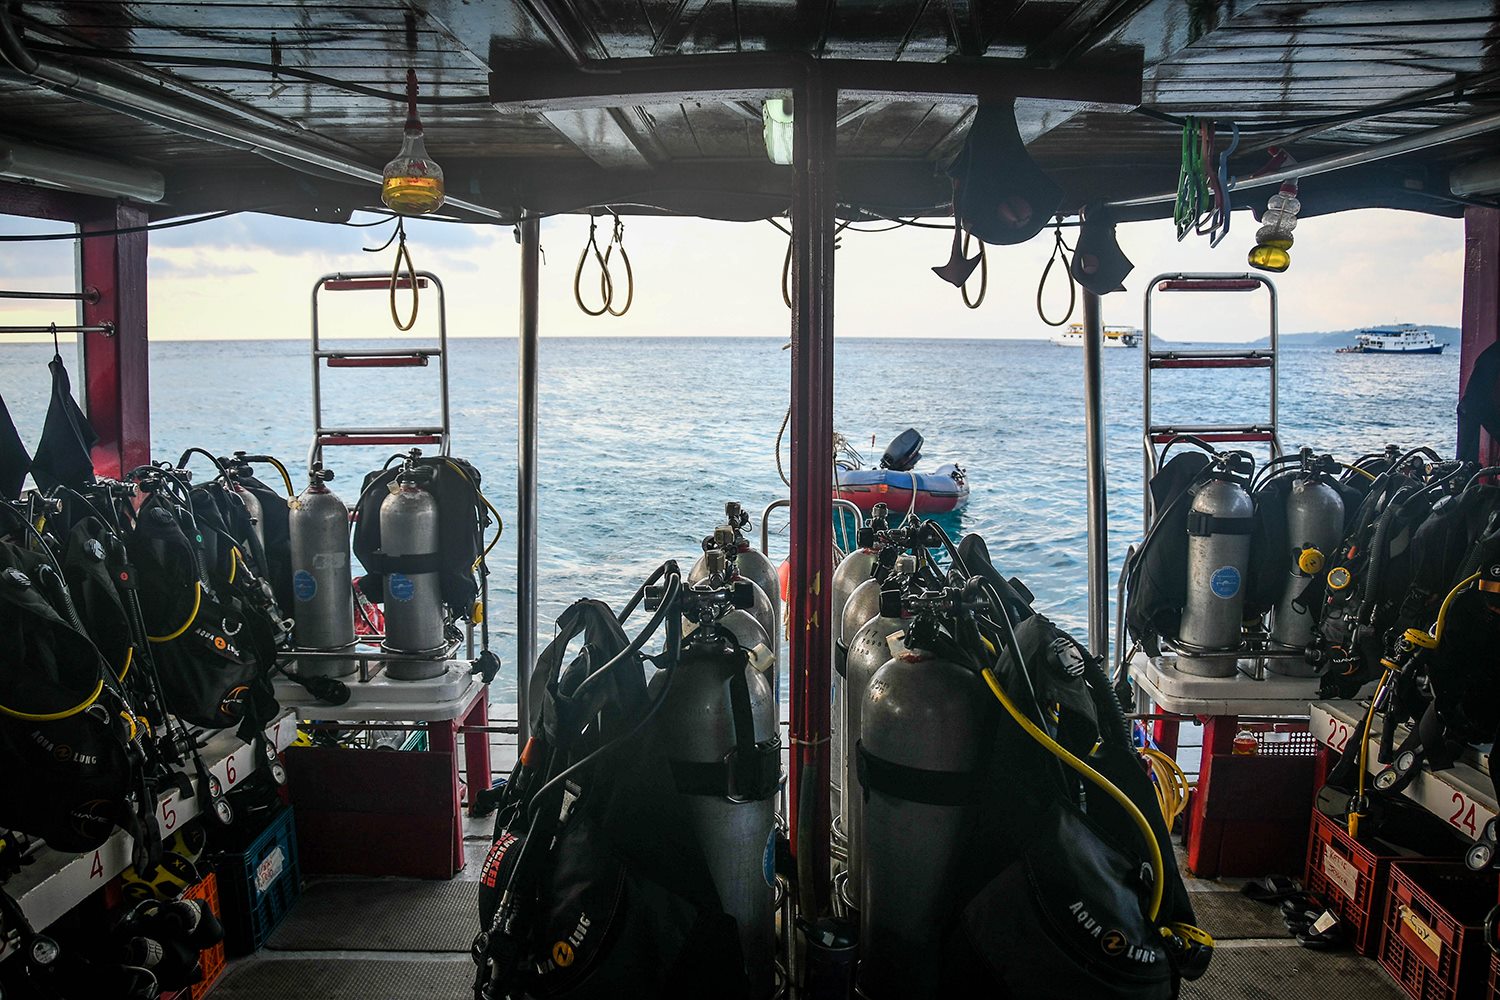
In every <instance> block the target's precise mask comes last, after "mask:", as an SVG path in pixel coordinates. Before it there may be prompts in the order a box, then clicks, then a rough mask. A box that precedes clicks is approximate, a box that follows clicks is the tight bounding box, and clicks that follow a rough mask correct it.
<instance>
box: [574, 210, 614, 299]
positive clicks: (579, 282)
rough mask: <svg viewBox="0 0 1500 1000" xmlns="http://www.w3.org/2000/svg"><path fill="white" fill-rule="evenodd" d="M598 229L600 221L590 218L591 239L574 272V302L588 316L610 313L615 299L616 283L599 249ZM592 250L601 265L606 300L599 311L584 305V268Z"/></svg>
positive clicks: (586, 244)
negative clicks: (610, 307)
mask: <svg viewBox="0 0 1500 1000" xmlns="http://www.w3.org/2000/svg"><path fill="white" fill-rule="evenodd" d="M598 228H599V223H598V220H596V219H595V218H594V217H593V216H592V215H591V216H589V239H588V242H587V243H585V244H584V245H583V252H582V253H580V254H579V255H578V267H577V269H575V270H574V272H573V301H575V302H577V303H578V308H579V309H581V310H583V312H584V315H586V316H603V315H604V314H605V313H607V312H609V306H610V303H611V302H612V301H613V300H614V297H615V289H614V282H613V281H612V280H611V278H610V276H609V262H608V261H607V260H606V259H605V257H604V251H602V250H600V249H599V238H598ZM590 250H592V251H593V252H594V260H595V261H596V262H597V263H598V265H599V292H600V295H601V296H602V297H603V299H604V302H603V304H602V305H600V306H599V308H598V309H590V308H589V307H588V306H586V305H584V304H583V266H584V264H586V263H588V259H589V251H590Z"/></svg>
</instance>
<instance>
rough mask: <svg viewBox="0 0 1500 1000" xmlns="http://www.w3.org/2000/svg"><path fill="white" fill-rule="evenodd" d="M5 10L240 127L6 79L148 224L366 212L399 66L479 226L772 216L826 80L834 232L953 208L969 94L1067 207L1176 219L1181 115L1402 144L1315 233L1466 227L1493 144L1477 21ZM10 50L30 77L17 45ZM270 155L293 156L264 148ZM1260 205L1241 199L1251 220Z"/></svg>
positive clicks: (1131, 14)
mask: <svg viewBox="0 0 1500 1000" xmlns="http://www.w3.org/2000/svg"><path fill="white" fill-rule="evenodd" d="M9 7H10V9H11V12H10V14H9V17H10V22H9V26H11V27H13V28H14V29H15V38H17V39H19V41H20V42H21V44H22V45H23V46H24V53H23V55H22V56H21V57H20V58H23V59H24V58H25V57H26V55H27V54H29V55H30V56H33V57H35V58H37V59H40V60H42V61H44V62H46V63H48V64H51V65H52V66H53V67H54V68H57V67H61V68H62V70H63V71H64V72H72V71H81V72H82V73H83V74H85V75H86V76H88V77H89V78H90V79H92V78H93V77H103V78H105V79H106V80H107V81H115V82H118V83H120V84H121V87H122V88H123V89H124V91H127V92H128V91H130V90H131V88H135V89H137V90H144V91H146V92H147V93H148V96H149V95H150V94H153V93H154V94H156V95H158V96H160V97H161V98H162V99H164V100H171V101H178V102H186V103H187V104H189V105H190V106H192V107H194V108H198V109H207V110H209V111H211V112H212V114H213V115H214V116H217V117H218V118H219V119H221V120H222V121H224V122H229V123H232V124H233V125H234V126H235V127H234V128H233V129H229V130H228V131H229V132H230V133H231V134H232V135H233V136H236V137H238V139H237V141H234V142H226V137H225V134H224V132H223V131H221V130H218V129H216V127H215V125H214V124H213V122H212V121H210V122H209V123H207V124H205V123H204V122H202V121H199V120H197V119H194V120H193V121H194V123H193V124H192V125H188V124H186V123H185V121H184V120H183V119H182V118H180V117H174V116H173V115H171V114H169V113H160V109H157V111H154V112H152V113H149V114H148V113H144V112H143V111H142V109H141V107H139V106H135V105H133V104H132V101H131V100H129V99H126V100H120V99H118V98H117V97H116V98H110V99H107V98H106V97H105V96H101V95H102V94H103V93H104V92H101V91H99V90H98V89H97V88H95V89H94V90H93V91H90V88H88V87H84V88H82V93H81V96H80V92H79V91H78V90H77V89H76V88H75V89H74V90H73V92H65V91H68V90H69V88H67V87H61V86H58V85H57V84H56V82H55V81H54V82H53V83H52V84H50V85H48V87H44V86H42V85H40V84H38V82H37V80H36V78H35V77H34V76H28V75H25V74H23V73H20V72H10V73H6V74H5V75H4V77H3V79H0V135H3V136H4V137H5V138H6V139H9V140H19V141H26V142H35V143H44V144H46V145H48V146H53V147H59V148H63V149H67V150H72V151H76V152H79V153H84V154H87V155H89V156H92V157H101V158H106V159H109V160H114V161H119V162H123V163H127V164H133V165H138V166H144V167H148V168H151V169H153V170H157V171H160V172H161V173H162V174H163V175H164V178H165V193H164V196H163V198H162V199H161V200H160V202H158V203H155V204H154V205H153V206H152V208H151V213H152V215H153V217H156V218H165V217H170V216H176V215H182V214H185V213H192V212H201V211H211V210H233V209H251V210H269V211H274V212H278V213H282V214H287V215H295V216H301V217H309V218H322V219H341V218H347V216H348V214H349V212H350V211H352V210H355V209H359V208H378V207H379V202H378V191H377V189H376V185H375V184H374V183H372V182H371V181H370V178H369V173H370V172H371V171H374V172H375V174H376V175H377V180H378V172H379V170H380V168H381V166H382V165H383V164H384V162H385V161H386V160H388V159H389V158H390V157H391V155H393V154H394V152H395V150H396V149H397V148H398V146H399V144H400V141H401V135H402V128H403V121H404V111H403V108H402V107H401V104H400V102H399V98H400V96H401V94H402V92H403V89H404V85H405V80H406V73H407V69H408V67H413V68H415V69H416V71H417V74H418V77H419V81H420V89H421V95H422V98H423V99H424V101H429V102H435V103H425V104H423V106H422V109H421V111H422V116H423V119H424V122H425V125H426V131H427V142H428V149H429V151H430V152H431V154H432V155H433V157H435V158H436V159H437V160H438V161H439V162H440V163H441V164H442V165H443V167H444V169H445V171H446V173H447V183H448V189H449V191H450V194H451V196H452V199H453V202H454V206H453V210H454V211H455V212H456V213H457V214H458V215H460V216H463V217H466V218H474V219H488V220H491V221H511V220H514V219H515V218H517V217H518V216H519V215H521V214H522V213H523V212H525V213H528V214H538V213H556V212H568V211H581V210H588V209H591V208H597V207H602V206H611V207H614V208H616V209H619V210H621V211H634V212H671V213H683V214H691V215H698V216H704V217H709V218H724V219H754V218H763V217H766V216H769V215H775V214H780V213H782V212H784V211H786V208H787V204H788V200H789V191H790V188H791V176H790V175H791V170H790V168H789V167H785V166H778V165H775V164H772V163H771V162H770V161H769V159H768V157H767V155H766V152H765V147H764V141H763V138H762V117H761V101H762V100H763V99H765V98H766V97H771V96H778V95H786V94H789V93H790V90H791V85H792V83H794V82H795V80H796V79H798V75H799V74H805V73H806V72H809V71H810V67H812V66H813V65H814V64H816V65H817V66H818V67H819V68H820V69H821V70H822V71H823V72H825V73H828V74H832V76H833V78H834V79H835V80H836V81H837V82H838V85H839V87H840V88H841V91H840V92H841V96H840V101H839V129H838V141H837V155H838V183H839V201H840V210H839V211H840V214H841V215H843V216H845V217H855V216H861V215H864V216H868V215H883V216H896V215H941V214H947V213H948V212H949V211H950V208H949V205H950V201H951V188H950V185H949V182H948V179H947V177H946V176H945V174H944V172H943V168H944V166H945V165H946V163H947V161H949V160H950V159H951V158H952V157H953V156H954V155H955V154H956V152H957V151H958V149H959V147H960V146H961V144H962V142H963V139H964V137H965V135H966V132H967V129H968V125H969V123H970V121H971V120H972V119H973V116H974V108H975V105H976V102H977V101H978V100H986V101H992V100H1006V99H1009V98H1012V97H1014V98H1015V99H1016V108H1017V117H1018V121H1019V123H1020V126H1021V130H1022V134H1023V136H1024V137H1025V138H1026V139H1027V141H1028V142H1029V148H1030V150H1031V153H1032V155H1033V156H1034V157H1035V158H1036V160H1037V161H1038V162H1039V163H1040V164H1041V165H1042V166H1043V167H1044V168H1045V169H1046V170H1047V171H1048V172H1049V173H1050V174H1051V175H1052V176H1053V178H1054V179H1055V180H1057V181H1058V182H1059V183H1060V184H1061V185H1062V186H1063V187H1064V189H1065V190H1066V193H1067V196H1066V201H1065V204H1066V205H1069V206H1083V205H1084V204H1086V203H1091V202H1099V201H1105V202H1112V203H1117V204H1118V208H1117V210H1116V217H1117V218H1122V219H1130V218H1149V217H1163V216H1167V215H1170V213H1171V210H1172V206H1171V201H1170V198H1168V197H1163V195H1164V194H1170V193H1171V192H1173V191H1175V188H1176V185H1177V176H1178V169H1179V160H1180V149H1181V125H1180V122H1179V121H1178V119H1180V118H1182V117H1184V116H1190V115H1192V116H1200V117H1203V118H1207V119H1213V120H1214V121H1216V122H1217V128H1218V132H1219V136H1220V148H1221V149H1222V148H1223V147H1224V146H1226V145H1227V137H1228V136H1229V135H1230V133H1231V132H1232V130H1233V128H1234V127H1235V126H1236V125H1237V126H1238V127H1239V129H1240V130H1241V135H1240V139H1239V144H1238V148H1237V150H1236V152H1235V154H1234V156H1233V157H1232V158H1231V160H1230V164H1229V172H1230V174H1232V175H1235V176H1240V177H1245V176H1248V175H1250V174H1252V173H1254V172H1256V171H1257V170H1259V169H1261V168H1262V167H1263V166H1264V165H1265V164H1266V162H1267V159H1268V153H1267V148H1268V147H1270V146H1273V145H1280V146H1283V147H1286V148H1288V149H1290V150H1291V152H1292V154H1293V155H1294V156H1295V157H1296V159H1297V160H1299V161H1301V162H1303V163H1307V162H1309V161H1319V160H1321V159H1324V158H1327V157H1330V156H1334V155H1339V154H1345V153H1349V152H1351V151H1359V150H1371V149H1375V150H1384V149H1391V148H1393V147H1392V146H1391V145H1390V144H1391V143H1393V142H1396V141H1400V140H1405V141H1406V143H1407V146H1409V147H1410V148H1407V146H1397V147H1394V148H1395V149H1398V150H1400V149H1405V150H1406V151H1404V152H1399V155H1389V156H1385V157H1383V158H1380V159H1377V160H1375V161H1374V162H1369V163H1364V164H1360V165H1356V166H1351V167H1349V168H1347V169H1345V170H1343V171H1341V172H1340V174H1339V176H1338V179H1337V180H1333V179H1325V180H1324V181H1322V182H1318V181H1317V180H1315V179H1314V180H1309V181H1306V182H1304V187H1303V192H1304V195H1303V201H1304V215H1316V214H1320V213H1324V212H1329V211H1338V210H1342V209H1349V208H1360V207H1377V206H1383V207H1394V208H1406V209H1413V210H1417V211H1421V212H1428V213H1432V214H1437V215H1448V216H1453V215H1457V214H1460V212H1461V211H1462V207H1463V206H1462V204H1461V203H1460V202H1459V201H1457V200H1455V199H1454V198H1453V197H1451V196H1450V195H1449V185H1448V180H1447V176H1448V172H1449V170H1450V169H1452V168H1453V167H1455V166H1456V165H1459V164H1462V163H1464V162H1466V161H1469V160H1472V159H1474V158H1475V157H1476V156H1478V155H1480V154H1481V153H1483V152H1485V151H1486V150H1493V139H1494V136H1493V126H1491V127H1490V129H1489V131H1488V134H1486V133H1485V132H1483V131H1481V132H1480V133H1479V134H1473V129H1472V127H1473V124H1474V123H1475V122H1476V121H1477V120H1482V119H1484V118H1486V116H1494V115H1496V114H1497V112H1500V80H1497V77H1500V65H1497V62H1496V59H1497V51H1500V48H1497V46H1496V39H1497V38H1500V5H1497V4H1495V3H1493V2H1491V0H1443V2H1441V3H1433V2H1431V0H1380V2H1351V0H1264V2H1258V3H1257V2H1239V3H1218V2H1192V3H1183V2H1180V0H1071V2H1064V0H1003V2H989V3H982V2H980V0H866V2H858V3H856V2H852V0H843V2H835V0H825V2H817V0H812V2H804V0H799V2H797V3H795V4H793V3H788V2H785V0H410V2H405V3H403V2H398V0H347V2H326V3H322V2H320V3H305V2H267V3H251V2H233V0H208V2H195V3H185V2H157V0H129V2H121V0H97V2H88V3H79V2H64V0H23V2H21V3H18V4H10V5H9ZM9 41H10V39H7V42H9ZM5 55H6V57H7V60H8V61H9V62H11V63H12V64H14V63H15V62H16V61H17V57H16V54H15V52H14V51H12V47H11V46H10V45H9V44H7V45H6V47H5ZM23 68H24V67H23ZM308 74H312V76H311V77H310V76H309V75H308ZM49 88H50V89H49ZM351 88H354V89H351ZM359 88H363V89H359ZM392 98H396V99H395V100H393V99H392ZM1466 126H1468V128H1467V129H1466ZM247 131H248V132H249V133H250V135H251V138H250V139H248V140H247V139H246V138H245V135H246V132H247ZM1466 133H1467V134H1466ZM260 134H264V135H267V136H270V137H272V139H276V140H278V141H279V143H280V145H278V142H268V143H266V144H262V143H258V142H257V141H256V140H255V138H254V137H255V136H256V135H260ZM286 144H292V146H294V147H297V148H301V147H307V148H310V149H312V150H313V151H314V152H315V153H317V154H318V155H317V156H314V157H312V160H316V161H317V163H318V165H317V166H309V162H310V161H309V160H308V159H306V158H301V159H299V157H298V156H297V155H290V156H289V155H286V154H285V152H284V151H283V152H277V149H279V148H281V146H285V145H286ZM257 150H259V152H257ZM330 164H332V165H331V166H330ZM350 168H358V169H350ZM361 171H363V173H361ZM1266 193H1267V192H1266V190H1264V189H1262V190H1260V191H1259V192H1246V193H1244V194H1241V195H1239V198H1238V199H1237V200H1241V203H1242V204H1243V203H1257V202H1258V203H1261V204H1263V203H1264V198H1265V195H1266Z"/></svg>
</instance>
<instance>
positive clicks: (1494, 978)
mask: <svg viewBox="0 0 1500 1000" xmlns="http://www.w3.org/2000/svg"><path fill="white" fill-rule="evenodd" d="M1490 1000H1500V955H1497V954H1496V953H1495V952H1493V951H1492V952H1490Z"/></svg>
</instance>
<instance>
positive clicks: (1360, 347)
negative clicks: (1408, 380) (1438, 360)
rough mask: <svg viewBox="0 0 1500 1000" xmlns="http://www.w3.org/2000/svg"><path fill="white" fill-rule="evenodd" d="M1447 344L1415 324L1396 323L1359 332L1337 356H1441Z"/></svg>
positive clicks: (1340, 349) (1341, 348) (1339, 350)
mask: <svg viewBox="0 0 1500 1000" xmlns="http://www.w3.org/2000/svg"><path fill="white" fill-rule="evenodd" d="M1447 346H1448V345H1447V344H1444V343H1441V342H1439V341H1438V340H1437V338H1435V337H1434V336H1433V335H1432V331H1431V330H1428V329H1426V328H1424V327H1420V326H1417V325H1416V324H1415V323H1397V324H1396V325H1395V326H1388V327H1371V328H1369V329H1368V330H1361V331H1359V333H1357V334H1356V335H1355V337H1354V343H1353V344H1351V345H1350V346H1348V347H1340V348H1339V349H1338V350H1337V352H1336V353H1338V354H1442V353H1443V348H1444V347H1447Z"/></svg>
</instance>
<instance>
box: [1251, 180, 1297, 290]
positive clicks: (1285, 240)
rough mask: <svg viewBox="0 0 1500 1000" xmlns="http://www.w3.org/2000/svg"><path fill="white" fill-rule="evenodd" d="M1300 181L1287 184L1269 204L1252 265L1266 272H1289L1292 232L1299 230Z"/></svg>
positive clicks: (1256, 240)
mask: <svg viewBox="0 0 1500 1000" xmlns="http://www.w3.org/2000/svg"><path fill="white" fill-rule="evenodd" d="M1301 208H1302V202H1300V201H1298V200H1297V182H1296V181H1294V180H1293V181H1286V182H1285V183H1283V184H1282V185H1281V189H1280V190H1279V191H1277V192H1276V193H1275V194H1273V195H1271V198H1270V200H1269V201H1267V202H1266V212H1265V214H1264V215H1262V216H1261V217H1260V228H1259V229H1257V230H1256V231H1255V248H1254V249H1253V250H1251V251H1250V257H1249V261H1250V266H1251V267H1254V268H1258V269H1260V270H1262V271H1276V272H1278V273H1279V272H1281V271H1285V270H1286V269H1287V268H1288V267H1290V266H1291V263H1292V255H1291V254H1289V253H1287V251H1288V250H1290V249H1291V246H1292V239H1293V237H1292V230H1294V229H1296V228H1297V212H1298V211H1299V210H1301Z"/></svg>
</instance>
